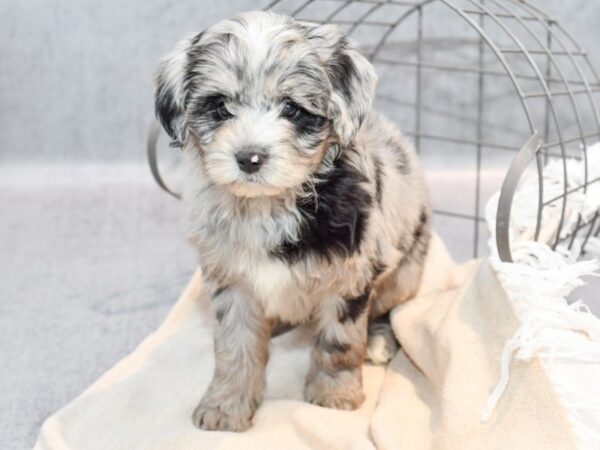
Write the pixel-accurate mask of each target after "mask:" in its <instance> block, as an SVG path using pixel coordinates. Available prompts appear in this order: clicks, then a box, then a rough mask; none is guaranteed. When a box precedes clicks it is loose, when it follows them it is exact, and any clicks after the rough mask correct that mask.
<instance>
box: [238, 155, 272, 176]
mask: <svg viewBox="0 0 600 450" xmlns="http://www.w3.org/2000/svg"><path fill="white" fill-rule="evenodd" d="M266 159H267V154H266V153H263V152H259V151H256V150H242V151H240V152H237V153H236V154H235V160H236V161H237V163H238V166H239V168H240V169H241V170H242V171H243V172H246V173H254V172H258V170H259V169H260V168H261V166H262V165H263V163H264V162H265V161H266Z"/></svg>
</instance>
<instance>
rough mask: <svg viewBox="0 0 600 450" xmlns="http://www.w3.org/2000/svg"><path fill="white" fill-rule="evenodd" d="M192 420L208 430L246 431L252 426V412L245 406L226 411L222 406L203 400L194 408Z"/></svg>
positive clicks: (199, 426)
mask: <svg viewBox="0 0 600 450" xmlns="http://www.w3.org/2000/svg"><path fill="white" fill-rule="evenodd" d="M192 421H193V422H194V425H196V426H197V427H198V428H201V429H203V430H207V431H238V432H239V431H246V430H247V429H249V428H250V427H251V426H252V412H251V411H248V410H247V409H244V408H234V410H233V411H224V410H223V407H222V406H219V405H217V406H212V405H205V404H203V403H202V402H200V404H199V405H198V406H197V407H196V409H195V410H194V414H193V415H192Z"/></svg>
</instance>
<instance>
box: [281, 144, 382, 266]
mask: <svg viewBox="0 0 600 450" xmlns="http://www.w3.org/2000/svg"><path fill="white" fill-rule="evenodd" d="M350 151H354V150H353V149H352V148H347V149H343V150H342V151H341V154H340V157H339V158H338V159H337V160H336V161H335V163H334V167H333V168H332V169H331V170H330V171H329V172H328V173H327V174H326V175H324V177H325V178H324V179H323V180H322V181H320V182H318V183H316V185H315V191H316V192H315V194H313V195H311V196H310V197H308V198H303V199H299V200H298V202H297V204H296V207H297V208H298V210H299V211H300V214H301V215H302V218H303V223H302V225H301V229H300V233H299V239H298V240H297V241H285V242H282V243H281V244H280V245H279V246H278V248H276V249H275V250H273V251H272V252H271V254H272V255H273V256H276V257H278V258H280V259H282V260H284V261H287V262H288V263H293V262H296V261H298V260H300V259H302V258H303V257H305V256H306V255H308V254H314V255H318V256H322V257H324V258H327V259H330V258H332V257H333V256H335V255H342V256H349V255H351V254H353V253H355V252H357V251H359V249H360V244H361V242H362V238H363V234H364V232H365V229H366V227H367V221H368V216H369V209H370V208H371V205H372V203H373V200H372V198H371V196H370V195H369V193H368V192H367V191H365V190H364V189H363V187H362V186H361V183H364V182H366V181H367V178H366V177H365V176H364V175H363V174H362V173H361V172H359V171H358V169H356V168H355V167H353V166H352V165H351V164H350V162H349V161H348V158H347V152H350ZM306 190H307V191H309V189H308V187H307V189H306Z"/></svg>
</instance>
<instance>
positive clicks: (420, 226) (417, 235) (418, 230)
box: [413, 208, 428, 242]
mask: <svg viewBox="0 0 600 450" xmlns="http://www.w3.org/2000/svg"><path fill="white" fill-rule="evenodd" d="M427 220H428V217H427V211H426V210H425V209H424V208H423V209H422V210H421V214H420V215H419V222H418V223H417V226H416V227H415V229H414V231H413V242H417V241H419V240H420V239H421V236H423V232H424V231H425V226H426V225H427Z"/></svg>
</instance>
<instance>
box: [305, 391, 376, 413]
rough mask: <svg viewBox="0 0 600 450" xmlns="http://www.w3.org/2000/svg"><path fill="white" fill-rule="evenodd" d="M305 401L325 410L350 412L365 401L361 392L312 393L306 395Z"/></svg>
mask: <svg viewBox="0 0 600 450" xmlns="http://www.w3.org/2000/svg"><path fill="white" fill-rule="evenodd" d="M306 400H307V401H309V402H310V403H313V404H315V405H319V406H324V407H325V408H334V409H345V410H348V411H351V410H353V409H356V408H358V407H359V406H360V405H362V404H363V402H364V401H365V394H364V393H363V392H362V390H353V391H350V390H348V391H342V392H313V393H311V395H306Z"/></svg>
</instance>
